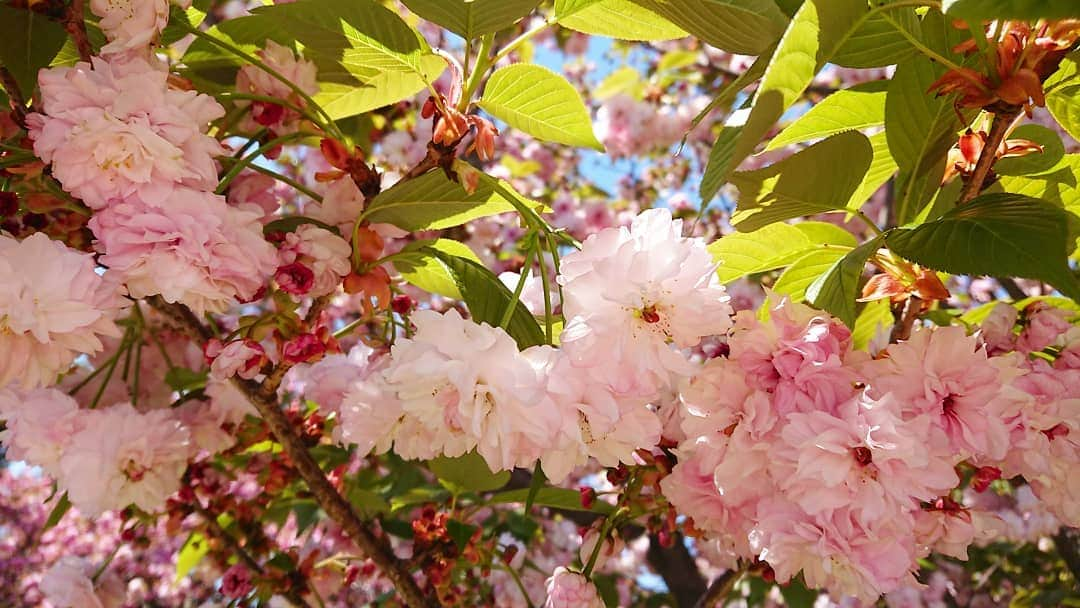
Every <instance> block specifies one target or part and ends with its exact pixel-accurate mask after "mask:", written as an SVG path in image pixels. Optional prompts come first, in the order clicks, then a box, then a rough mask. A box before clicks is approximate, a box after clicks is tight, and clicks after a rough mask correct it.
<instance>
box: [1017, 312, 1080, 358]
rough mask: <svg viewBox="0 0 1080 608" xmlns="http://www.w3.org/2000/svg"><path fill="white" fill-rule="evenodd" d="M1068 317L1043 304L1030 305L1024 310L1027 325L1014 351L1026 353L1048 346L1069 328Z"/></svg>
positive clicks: (1067, 314)
mask: <svg viewBox="0 0 1080 608" xmlns="http://www.w3.org/2000/svg"><path fill="white" fill-rule="evenodd" d="M1068 316H1069V313H1067V312H1066V311H1064V310H1062V309H1060V308H1055V307H1053V306H1049V305H1047V304H1045V303H1043V302H1035V303H1034V304H1031V305H1030V306H1028V307H1027V308H1026V309H1024V317H1025V320H1026V321H1027V323H1026V325H1025V327H1024V329H1023V331H1021V332H1020V337H1019V339H1017V341H1016V349H1017V350H1019V351H1021V352H1025V353H1028V352H1037V351H1040V350H1043V349H1044V348H1046V347H1047V346H1050V345H1051V344H1053V343H1054V342H1055V341H1056V340H1057V339H1058V337H1059V336H1061V335H1062V334H1064V333H1065V331H1066V330H1068V329H1069V327H1071V325H1070V324H1069V321H1068Z"/></svg>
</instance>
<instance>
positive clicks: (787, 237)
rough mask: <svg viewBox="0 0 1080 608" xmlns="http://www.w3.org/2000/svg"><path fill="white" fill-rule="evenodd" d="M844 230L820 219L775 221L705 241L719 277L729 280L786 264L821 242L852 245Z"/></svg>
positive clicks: (724, 280) (851, 240)
mask: <svg viewBox="0 0 1080 608" xmlns="http://www.w3.org/2000/svg"><path fill="white" fill-rule="evenodd" d="M854 241H855V238H854V237H853V236H851V234H850V233H848V232H847V231H845V230H843V229H841V228H838V227H836V226H833V225H832V224H826V223H823V222H803V223H800V224H794V225H792V224H784V223H776V224H770V225H768V226H764V227H762V228H759V229H757V230H755V231H753V232H734V233H732V234H728V235H726V236H723V237H721V238H719V239H717V240H715V241H713V242H712V243H711V244H710V245H709V252H710V253H712V254H713V258H714V259H715V260H717V261H718V262H719V263H720V266H719V268H717V271H716V272H717V274H718V275H719V276H720V281H721V282H723V283H730V282H731V281H734V280H735V279H739V278H742V277H744V276H746V275H749V274H755V273H759V272H765V271H767V270H773V269H776V268H780V267H783V266H787V265H789V264H791V263H792V262H794V261H795V260H797V259H799V258H800V257H802V256H804V255H806V254H807V253H809V252H810V251H811V250H814V249H817V248H819V247H820V246H821V245H825V244H833V245H838V244H839V245H847V244H848V243H850V246H851V247H854V246H855V242H854Z"/></svg>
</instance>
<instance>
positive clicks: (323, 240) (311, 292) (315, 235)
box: [278, 224, 352, 297]
mask: <svg viewBox="0 0 1080 608" xmlns="http://www.w3.org/2000/svg"><path fill="white" fill-rule="evenodd" d="M351 255H352V248H351V247H350V246H349V243H348V242H346V241H345V239H342V238H341V237H340V236H338V235H336V234H334V233H333V232H330V231H329V230H326V229H325V228H320V227H318V226H316V225H314V224H301V225H300V226H299V227H298V228H297V229H296V230H294V231H293V232H289V233H287V234H286V235H285V241H284V242H283V243H282V244H281V247H280V248H279V249H278V264H279V267H280V266H289V265H290V264H300V265H302V266H304V267H305V268H307V269H308V270H310V271H311V274H312V278H311V284H310V286H308V287H307V289H305V290H304V291H303V292H296V291H289V293H293V294H298V293H302V294H303V295H307V296H310V297H319V296H325V295H329V294H331V293H333V292H334V291H335V290H336V289H337V287H338V285H340V284H341V279H342V277H344V276H345V275H347V274H349V271H351V270H352V262H351V261H350V256H351Z"/></svg>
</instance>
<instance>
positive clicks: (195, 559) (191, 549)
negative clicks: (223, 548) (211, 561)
mask: <svg viewBox="0 0 1080 608" xmlns="http://www.w3.org/2000/svg"><path fill="white" fill-rule="evenodd" d="M209 552H210V543H209V542H207V540H206V537H204V536H203V535H202V533H201V532H192V533H191V535H190V536H188V538H187V540H186V541H185V542H184V546H183V547H180V552H179V553H177V554H176V581H177V582H179V581H180V580H181V579H183V578H184V577H185V576H187V575H188V573H189V572H191V570H192V569H193V568H194V567H195V566H198V565H199V562H201V561H202V560H203V558H204V557H206V554H207V553H209Z"/></svg>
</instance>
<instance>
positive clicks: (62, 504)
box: [41, 492, 71, 532]
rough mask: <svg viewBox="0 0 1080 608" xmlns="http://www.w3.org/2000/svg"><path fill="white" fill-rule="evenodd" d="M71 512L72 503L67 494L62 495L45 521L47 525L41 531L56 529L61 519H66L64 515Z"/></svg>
mask: <svg viewBox="0 0 1080 608" xmlns="http://www.w3.org/2000/svg"><path fill="white" fill-rule="evenodd" d="M69 510H71V501H70V500H69V499H68V494H67V492H64V493H63V494H61V495H60V499H59V500H57V501H56V504H55V505H53V508H52V510H51V511H49V517H47V518H46V519H45V525H44V526H42V529H41V531H42V532H44V531H46V530H51V529H52V528H55V527H56V524H58V523H60V520H61V519H64V515H66V514H67V512H68V511H69Z"/></svg>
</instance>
